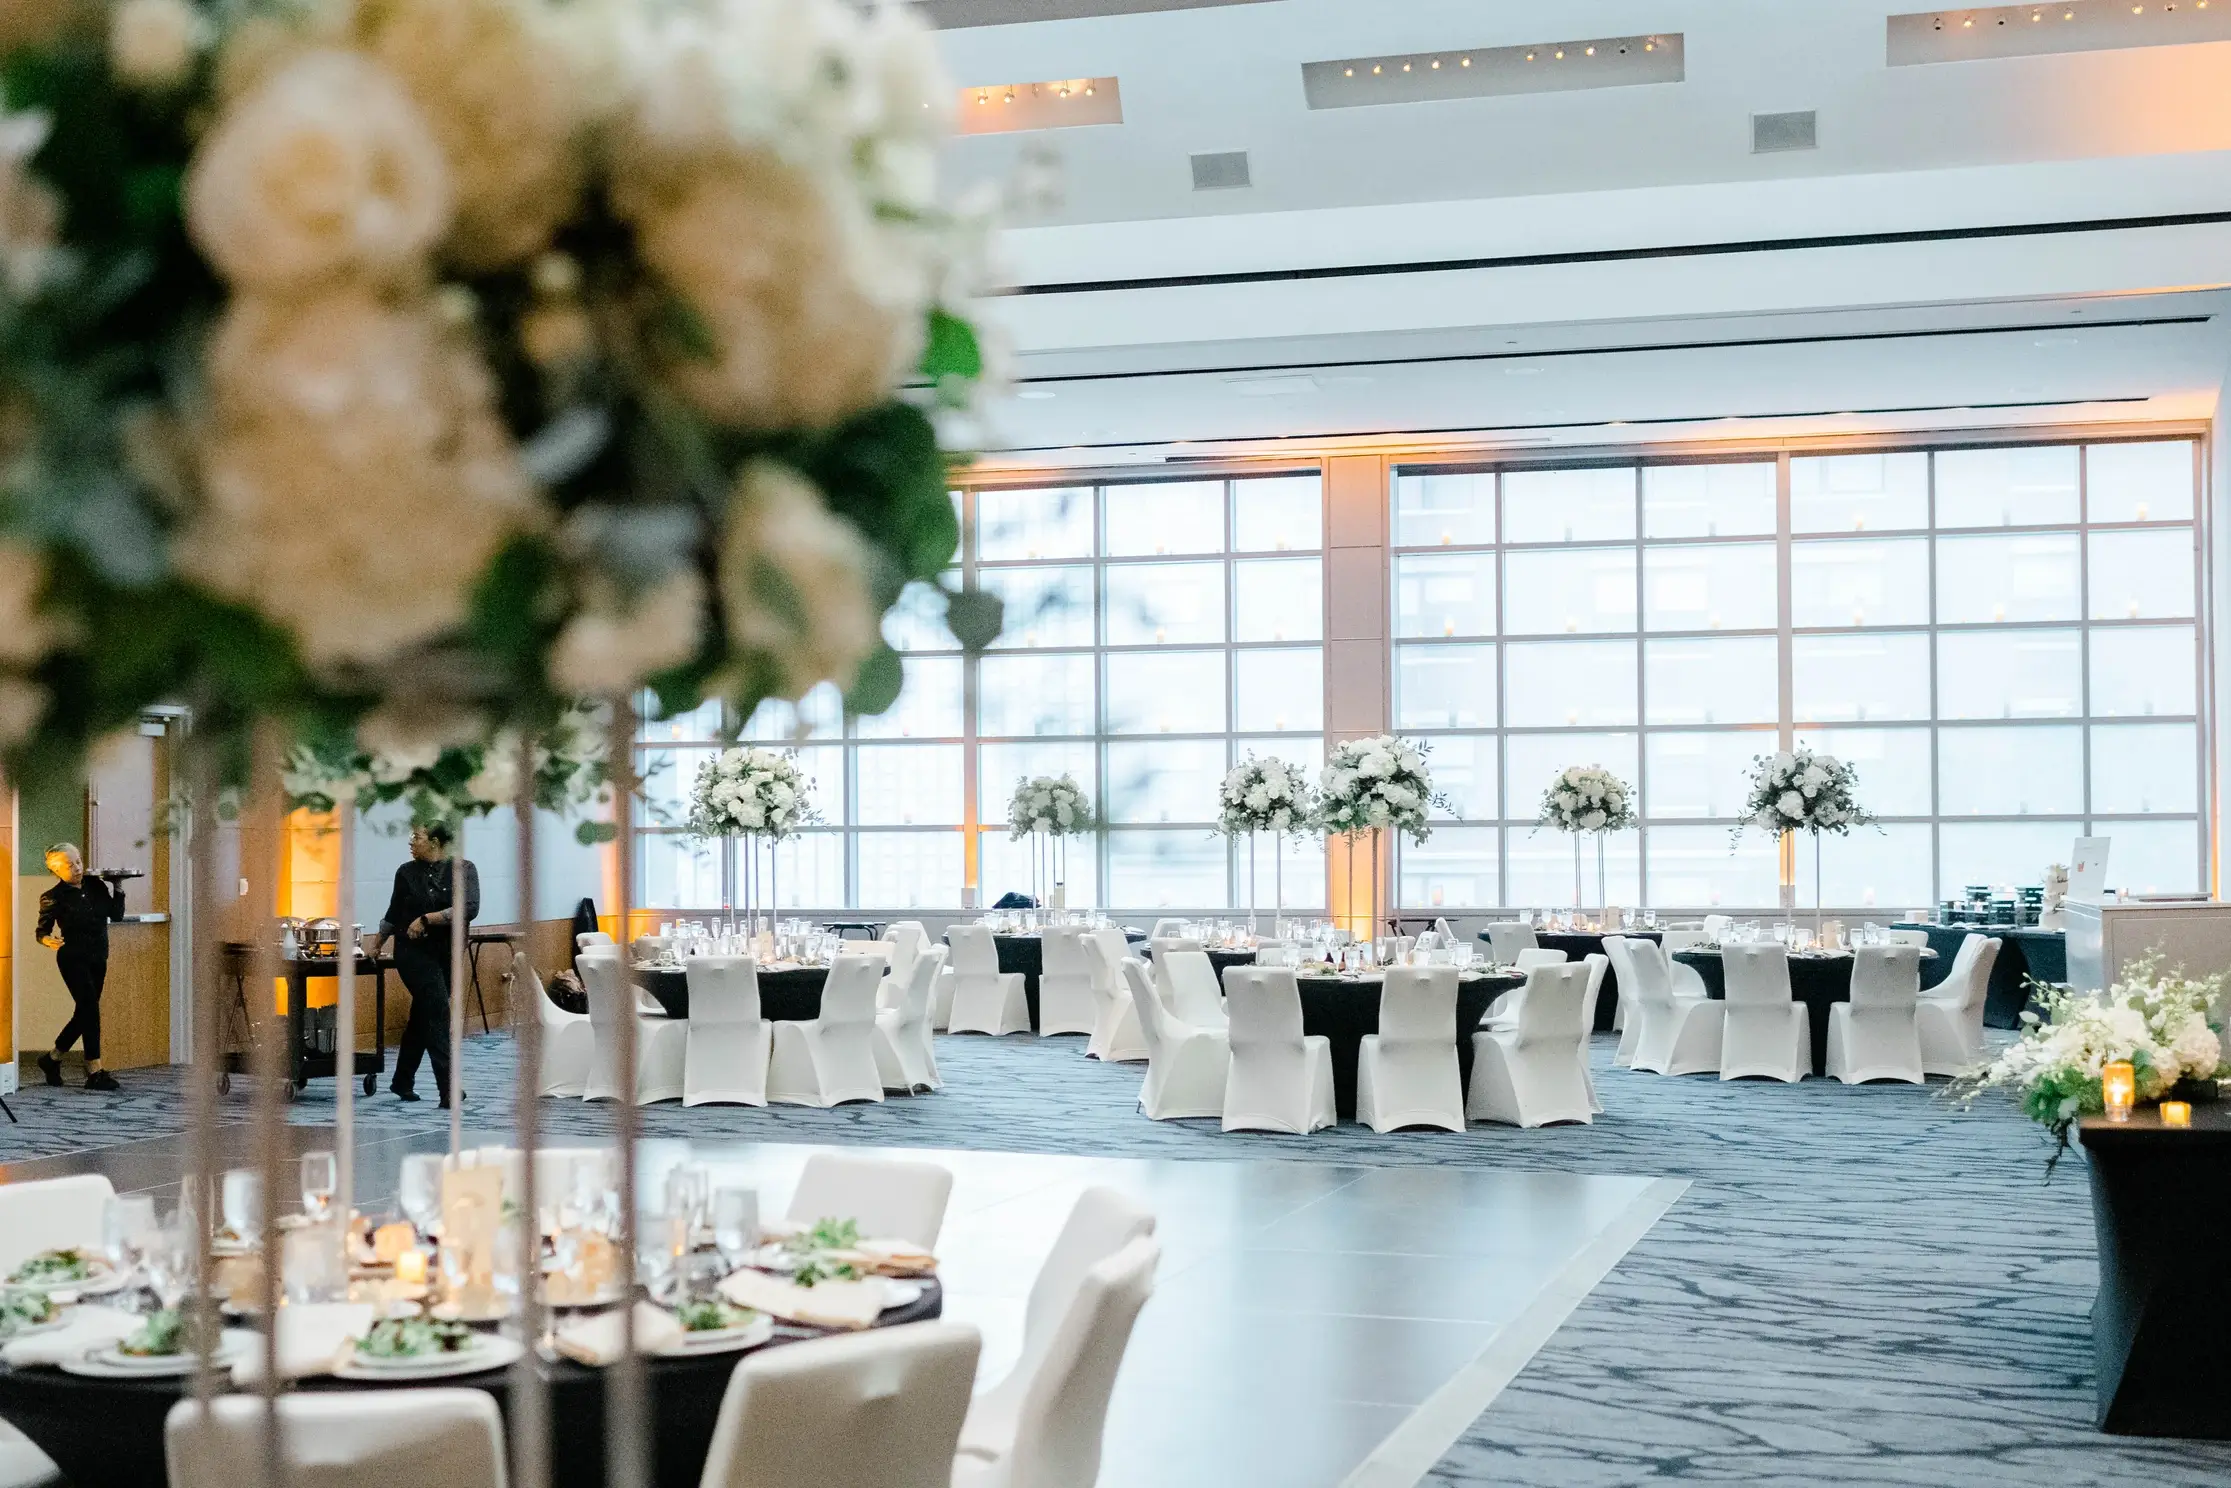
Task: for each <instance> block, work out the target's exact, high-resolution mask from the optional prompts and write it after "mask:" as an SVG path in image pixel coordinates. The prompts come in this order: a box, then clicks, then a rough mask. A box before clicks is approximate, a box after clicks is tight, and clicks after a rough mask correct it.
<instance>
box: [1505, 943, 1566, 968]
mask: <svg viewBox="0 0 2231 1488" xmlns="http://www.w3.org/2000/svg"><path fill="white" fill-rule="evenodd" d="M1569 959H1570V958H1569V957H1567V956H1566V954H1565V953H1564V952H1563V951H1556V950H1550V949H1548V948H1547V947H1544V946H1531V947H1528V948H1527V949H1526V950H1523V951H1520V952H1519V953H1518V954H1517V955H1516V956H1514V957H1512V958H1511V964H1512V965H1513V966H1515V967H1517V968H1518V969H1519V970H1520V971H1527V970H1531V969H1532V968H1534V967H1536V966H1562V965H1564V964H1565V962H1566V961H1567V960H1569Z"/></svg>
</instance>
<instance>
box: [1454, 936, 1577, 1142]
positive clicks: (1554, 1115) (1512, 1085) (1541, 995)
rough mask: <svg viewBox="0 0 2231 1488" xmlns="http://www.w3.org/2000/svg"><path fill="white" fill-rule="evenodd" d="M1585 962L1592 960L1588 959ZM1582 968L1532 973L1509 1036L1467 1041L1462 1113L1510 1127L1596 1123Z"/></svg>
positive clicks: (1496, 1032) (1481, 1035)
mask: <svg viewBox="0 0 2231 1488" xmlns="http://www.w3.org/2000/svg"><path fill="white" fill-rule="evenodd" d="M1589 959H1590V960H1593V959H1595V958H1593V957H1590V958H1589ZM1593 979H1595V969H1594V968H1593V967H1591V966H1589V965H1588V963H1587V962H1585V961H1582V962H1574V963H1572V964H1570V965H1566V966H1542V967H1537V968H1536V969H1535V970H1534V971H1532V972H1531V973H1529V974H1528V976H1527V978H1526V985H1525V987H1524V988H1522V989H1521V990H1520V991H1519V993H1518V995H1517V1001H1516V1007H1515V1010H1514V1012H1515V1016H1514V1018H1513V1020H1512V1026H1511V1027H1509V1028H1508V1029H1483V1030H1481V1031H1480V1032H1478V1033H1475V1034H1473V1035H1472V1089H1471V1092H1470V1096H1469V1098H1468V1099H1467V1100H1466V1102H1465V1107H1464V1113H1465V1115H1467V1116H1469V1117H1472V1118H1473V1119H1475V1120H1480V1121H1499V1122H1502V1123H1504V1124H1505V1125H1507V1126H1546V1125H1548V1124H1549V1123H1551V1122H1553V1121H1580V1122H1593V1121H1594V1120H1595V1119H1596V1114H1595V1113H1596V1102H1595V1092H1594V1091H1593V1090H1592V1089H1591V1088H1590V1086H1589V1084H1588V1036H1587V1033H1586V1032H1585V1030H1584V1025H1583V1024H1582V1022H1581V1019H1582V1017H1583V1016H1584V1015H1585V1013H1586V1012H1587V1010H1588V1005H1589V996H1588V984H1589V982H1590V981H1591V980H1593Z"/></svg>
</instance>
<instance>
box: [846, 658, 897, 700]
mask: <svg viewBox="0 0 2231 1488" xmlns="http://www.w3.org/2000/svg"><path fill="white" fill-rule="evenodd" d="M905 685H906V668H905V667H904V666H903V665H901V663H900V661H899V653H898V652H896V651H893V650H892V649H891V648H890V647H888V646H878V647H877V648H876V649H875V650H874V652H872V653H871V654H870V655H869V657H868V659H867V660H866V661H863V662H861V663H860V670H859V672H858V673H857V674H856V675H855V676H854V677H853V679H852V686H851V689H850V690H849V691H847V692H846V693H845V695H844V706H845V710H846V711H847V712H850V713H861V714H870V713H881V712H883V711H884V710H885V709H887V708H889V707H890V706H891V705H892V704H893V703H895V702H897V701H898V700H899V690H900V689H901V688H903V687H904V686H905Z"/></svg>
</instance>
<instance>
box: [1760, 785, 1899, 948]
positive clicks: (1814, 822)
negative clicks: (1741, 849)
mask: <svg viewBox="0 0 2231 1488" xmlns="http://www.w3.org/2000/svg"><path fill="white" fill-rule="evenodd" d="M1743 815H1744V821H1743V823H1742V824H1741V825H1740V826H1738V827H1737V828H1736V829H1735V839H1736V841H1738V842H1740V841H1741V840H1742V837H1743V833H1744V832H1746V831H1749V830H1753V829H1756V830H1758V831H1761V832H1767V833H1771V834H1773V835H1774V836H1775V837H1777V838H1781V839H1783V840H1784V842H1785V843H1786V842H1787V841H1788V839H1789V837H1790V835H1791V834H1794V833H1797V832H1808V833H1810V834H1812V839H1813V938H1814V940H1815V941H1816V942H1817V941H1818V940H1819V939H1820V935H1821V927H1822V925H1823V923H1824V922H1823V919H1822V914H1823V910H1822V896H1821V876H1820V869H1821V853H1820V839H1821V835H1822V834H1823V833H1825V832H1834V833H1835V834H1836V835H1837V836H1839V837H1842V836H1847V835H1849V834H1850V832H1851V829H1852V828H1853V827H1861V826H1867V825H1870V824H1871V823H1873V821H1874V819H1875V817H1874V813H1873V812H1871V811H1868V810H1867V809H1866V808H1864V807H1862V806H1861V805H1860V804H1859V772H1858V771H1857V770H1855V769H1853V768H1852V767H1851V765H1850V764H1849V763H1848V762H1846V761H1844V760H1840V759H1838V758H1836V756H1834V755H1832V754H1818V753H1815V752H1814V751H1813V750H1811V749H1807V748H1805V747H1804V746H1802V745H1800V746H1799V747H1798V748H1796V749H1794V750H1788V749H1785V750H1781V751H1778V752H1777V753H1774V754H1762V755H1757V756H1755V757H1754V758H1753V759H1752V762H1751V793H1750V796H1749V798H1748V799H1747V800H1746V801H1745V803H1744V806H1743ZM1787 860H1788V854H1787V853H1786V852H1785V853H1784V861H1785V865H1786V863H1787Z"/></svg>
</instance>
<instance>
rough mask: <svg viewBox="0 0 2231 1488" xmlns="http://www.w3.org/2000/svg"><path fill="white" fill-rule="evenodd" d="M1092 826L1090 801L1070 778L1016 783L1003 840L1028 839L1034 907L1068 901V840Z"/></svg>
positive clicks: (1042, 777) (1038, 778)
mask: <svg viewBox="0 0 2231 1488" xmlns="http://www.w3.org/2000/svg"><path fill="white" fill-rule="evenodd" d="M1093 826H1094V821H1093V815H1092V798H1091V797H1089V796H1087V795H1086V794H1085V789H1084V787H1083V786H1081V785H1079V784H1078V783H1077V778H1076V777H1075V776H1074V775H1070V774H1068V773H1066V772H1064V773H1063V774H1060V775H1033V776H1030V777H1028V778H1026V779H1022V780H1017V781H1016V782H1015V793H1014V794H1013V795H1012V796H1010V797H1008V799H1007V840H1008V841H1010V842H1020V841H1022V840H1023V839H1024V838H1025V837H1028V838H1029V839H1030V840H1031V848H1030V898H1031V902H1032V903H1034V904H1037V905H1038V906H1040V907H1041V908H1043V907H1046V901H1047V899H1048V898H1049V897H1051V898H1053V899H1055V900H1065V899H1066V898H1067V896H1068V879H1067V874H1068V869H1069V839H1070V838H1071V837H1078V836H1082V835H1084V834H1085V833H1087V832H1090V831H1091V830H1092V829H1093ZM1049 887H1050V889H1051V891H1052V892H1051V894H1050V895H1049V893H1048V890H1049ZM1054 907H1056V908H1066V905H1064V904H1056V905H1055V906H1054Z"/></svg>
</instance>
